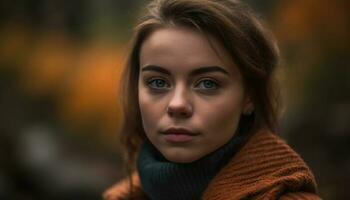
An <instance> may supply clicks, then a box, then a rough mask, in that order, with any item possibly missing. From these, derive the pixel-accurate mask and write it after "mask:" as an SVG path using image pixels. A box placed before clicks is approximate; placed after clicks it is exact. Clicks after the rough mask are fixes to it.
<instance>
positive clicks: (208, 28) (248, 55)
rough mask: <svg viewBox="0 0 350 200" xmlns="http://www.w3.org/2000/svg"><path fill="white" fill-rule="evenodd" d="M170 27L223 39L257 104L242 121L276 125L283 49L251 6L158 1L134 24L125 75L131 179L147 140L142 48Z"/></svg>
mask: <svg viewBox="0 0 350 200" xmlns="http://www.w3.org/2000/svg"><path fill="white" fill-rule="evenodd" d="M165 27H186V28H190V29H193V30H196V31H200V32H202V33H204V34H206V35H207V36H212V37H214V38H215V39H216V40H217V41H218V42H220V43H221V44H222V46H223V47H224V48H225V50H226V51H227V52H228V53H229V55H230V56H231V57H232V59H233V60H234V61H235V63H236V64H237V66H238V68H239V70H240V72H241V74H242V77H243V82H244V86H245V88H246V89H247V91H248V93H249V95H250V98H251V101H252V103H253V104H254V112H253V113H252V115H251V116H249V117H248V118H247V117H245V118H247V119H244V120H242V118H244V117H243V116H242V118H241V120H240V124H239V126H241V125H242V124H243V123H249V130H250V132H253V131H252V130H257V129H262V128H264V129H269V130H271V131H273V132H275V130H276V127H277V120H278V110H279V109H278V108H279V92H278V90H276V87H275V86H276V84H275V79H274V76H273V72H274V69H275V68H276V66H277V65H278V63H279V50H278V47H277V45H276V42H275V40H274V38H273V37H272V36H271V34H270V32H269V31H268V30H266V29H265V27H264V26H263V25H262V22H261V20H259V19H258V18H257V17H256V16H255V15H254V13H253V12H252V10H251V9H250V8H249V7H248V6H247V5H245V4H242V3H241V2H239V1H238V0H153V1H151V2H150V3H149V4H148V6H147V7H146V9H145V13H144V14H143V15H142V16H141V18H140V20H139V22H138V24H137V25H136V27H135V30H134V36H133V40H132V44H131V48H130V50H131V51H130V54H129V56H128V59H127V63H126V65H125V68H124V71H123V75H122V79H121V91H120V97H121V99H120V100H121V107H122V121H121V126H120V143H121V145H122V147H123V150H124V151H123V152H124V153H125V161H126V162H125V164H126V169H127V171H128V174H129V177H130V180H131V173H132V171H134V170H135V160H136V157H137V153H138V151H139V149H140V146H141V144H142V143H143V141H144V140H145V139H146V136H145V132H144V129H143V126H142V120H141V113H140V109H139V102H138V80H139V70H140V63H139V56H140V49H141V46H142V44H143V42H144V41H145V40H146V39H147V37H148V36H149V35H150V34H151V33H152V32H154V31H155V30H157V29H160V28H165ZM208 38H209V37H208ZM131 184H132V182H131ZM131 189H132V187H131ZM131 193H132V191H131Z"/></svg>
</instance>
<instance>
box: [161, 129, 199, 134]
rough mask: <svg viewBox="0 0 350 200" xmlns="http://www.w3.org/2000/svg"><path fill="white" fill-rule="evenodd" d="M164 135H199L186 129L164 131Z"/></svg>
mask: <svg viewBox="0 0 350 200" xmlns="http://www.w3.org/2000/svg"><path fill="white" fill-rule="evenodd" d="M164 134H166V135H190V136H195V135H198V134H197V133H195V132H193V131H190V130H188V129H185V128H169V129H167V130H166V131H164Z"/></svg>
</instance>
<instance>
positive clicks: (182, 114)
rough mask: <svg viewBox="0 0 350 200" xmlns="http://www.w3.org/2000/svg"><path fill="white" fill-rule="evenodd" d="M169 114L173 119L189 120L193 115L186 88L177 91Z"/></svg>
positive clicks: (179, 88) (168, 110)
mask: <svg viewBox="0 0 350 200" xmlns="http://www.w3.org/2000/svg"><path fill="white" fill-rule="evenodd" d="M167 113H168V114H169V115H170V116H171V117H178V118H188V117H191V116H192V114H193V107H192V104H191V101H190V99H189V96H188V94H187V91H186V89H185V88H184V87H178V88H176V89H175V91H174V94H173V96H172V98H171V99H170V101H169V104H168V108H167Z"/></svg>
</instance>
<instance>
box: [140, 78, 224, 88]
mask: <svg viewBox="0 0 350 200" xmlns="http://www.w3.org/2000/svg"><path fill="white" fill-rule="evenodd" d="M159 80H160V81H164V82H165V85H166V84H167V85H168V87H166V88H170V85H169V84H168V83H167V81H166V80H164V79H163V78H151V79H149V80H147V81H146V84H147V86H148V87H149V88H150V89H153V90H163V89H165V88H164V87H157V86H152V85H151V84H152V83H155V81H159ZM205 81H210V84H214V88H198V89H199V90H205V91H213V90H217V89H219V88H220V85H219V83H218V82H217V81H215V80H214V79H212V78H202V79H201V80H199V81H198V82H197V83H196V86H198V85H200V84H201V83H204V82H205Z"/></svg>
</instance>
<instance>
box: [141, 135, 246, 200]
mask: <svg viewBox="0 0 350 200" xmlns="http://www.w3.org/2000/svg"><path fill="white" fill-rule="evenodd" d="M245 139H246V137H244V136H240V135H238V134H235V136H234V137H233V138H232V139H231V140H230V141H229V142H227V143H226V144H225V145H223V146H222V147H220V148H219V149H217V150H215V151H214V152H212V153H210V154H208V155H206V156H204V157H202V158H200V159H198V160H196V161H194V162H191V163H174V162H170V161H168V160H166V158H165V157H164V156H163V155H162V154H161V153H160V152H159V151H158V150H157V149H156V148H155V147H154V146H153V145H152V144H151V143H149V142H146V143H145V144H144V145H143V146H142V148H141V152H140V154H139V157H138V162H137V166H138V168H137V170H138V172H139V176H140V179H141V183H142V188H143V190H144V192H145V193H146V194H147V196H149V197H150V198H151V199H152V200H178V199H200V197H201V196H202V194H203V191H204V190H205V189H206V188H207V186H208V184H209V183H210V181H211V180H212V179H213V178H214V177H215V175H216V174H217V173H218V172H219V171H220V169H221V168H222V167H224V166H225V165H226V164H227V162H228V161H229V160H230V159H231V158H232V157H233V156H234V154H235V153H236V152H238V150H239V148H240V147H241V146H242V145H243V144H244V142H245ZM169 185H171V187H169Z"/></svg>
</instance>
